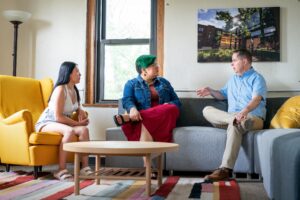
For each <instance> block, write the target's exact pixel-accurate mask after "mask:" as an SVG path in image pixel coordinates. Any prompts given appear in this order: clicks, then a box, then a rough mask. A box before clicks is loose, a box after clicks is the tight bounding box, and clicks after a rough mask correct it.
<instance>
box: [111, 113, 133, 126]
mask: <svg viewBox="0 0 300 200" xmlns="http://www.w3.org/2000/svg"><path fill="white" fill-rule="evenodd" d="M118 118H120V119H121V122H120V121H119V120H118ZM114 121H115V123H116V125H117V126H122V125H124V124H126V123H128V122H131V120H130V119H129V121H125V119H124V116H123V115H114Z"/></svg>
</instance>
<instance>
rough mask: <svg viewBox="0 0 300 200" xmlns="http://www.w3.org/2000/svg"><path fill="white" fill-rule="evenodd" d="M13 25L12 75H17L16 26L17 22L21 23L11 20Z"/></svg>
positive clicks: (17, 25)
mask: <svg viewBox="0 0 300 200" xmlns="http://www.w3.org/2000/svg"><path fill="white" fill-rule="evenodd" d="M11 23H12V24H13V25H14V50H13V54H12V56H13V76H16V75H17V52H18V28H19V24H22V22H20V21H11Z"/></svg>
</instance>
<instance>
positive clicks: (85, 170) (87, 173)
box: [80, 166, 94, 176]
mask: <svg viewBox="0 0 300 200" xmlns="http://www.w3.org/2000/svg"><path fill="white" fill-rule="evenodd" d="M92 174H94V172H93V170H92V169H91V168H90V167H89V166H87V167H85V168H82V169H81V170H80V175H81V176H90V175H92Z"/></svg>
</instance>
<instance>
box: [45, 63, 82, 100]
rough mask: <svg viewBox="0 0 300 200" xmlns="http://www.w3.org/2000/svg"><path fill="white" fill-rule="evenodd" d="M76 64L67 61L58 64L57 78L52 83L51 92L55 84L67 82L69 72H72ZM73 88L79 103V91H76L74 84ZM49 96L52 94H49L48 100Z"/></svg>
mask: <svg viewBox="0 0 300 200" xmlns="http://www.w3.org/2000/svg"><path fill="white" fill-rule="evenodd" d="M76 66H77V64H76V63H74V62H69V61H65V62H63V63H62V64H61V65H60V68H59V73H58V78H57V81H56V83H55V85H54V88H53V90H52V92H53V91H54V89H55V88H56V87H57V86H59V85H64V84H68V83H69V81H70V75H71V73H72V72H73V70H74V68H75V67H76ZM74 89H75V91H76V96H77V100H78V103H79V102H80V96H79V91H78V88H77V87H76V85H74ZM51 96H52V94H51V95H50V97H49V100H48V101H50V98H51Z"/></svg>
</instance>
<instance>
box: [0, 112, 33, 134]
mask: <svg viewBox="0 0 300 200" xmlns="http://www.w3.org/2000/svg"><path fill="white" fill-rule="evenodd" d="M0 122H2V123H3V124H5V125H14V124H17V123H20V122H25V123H26V129H27V133H30V132H32V131H33V124H32V123H33V122H32V115H31V112H30V111H29V110H27V109H24V110H20V111H19V112H16V113H14V114H12V115H11V116H9V117H7V118H5V119H3V120H1V121H0Z"/></svg>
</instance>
